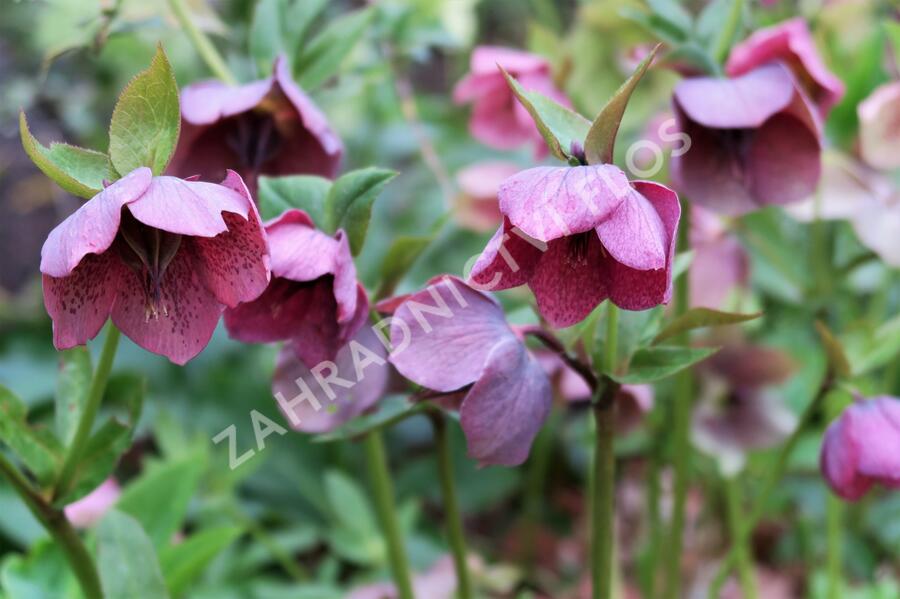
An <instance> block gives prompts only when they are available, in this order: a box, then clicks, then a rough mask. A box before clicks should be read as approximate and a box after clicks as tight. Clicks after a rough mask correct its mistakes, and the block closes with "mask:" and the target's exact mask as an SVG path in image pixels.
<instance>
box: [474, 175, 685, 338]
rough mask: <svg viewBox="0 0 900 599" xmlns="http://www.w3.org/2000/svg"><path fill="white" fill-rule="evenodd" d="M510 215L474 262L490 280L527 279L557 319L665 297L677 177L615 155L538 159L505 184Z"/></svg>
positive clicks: (541, 306)
mask: <svg viewBox="0 0 900 599" xmlns="http://www.w3.org/2000/svg"><path fill="white" fill-rule="evenodd" d="M499 197H500V212H502V213H503V215H504V216H505V219H504V223H503V225H502V226H501V227H500V228H499V229H498V230H497V232H496V233H495V234H494V237H493V238H491V240H490V241H489V242H488V245H487V247H486V248H485V249H484V251H483V252H482V254H481V257H480V258H479V259H478V261H477V262H476V263H475V266H474V268H473V269H472V273H471V279H472V281H474V282H475V283H476V284H477V285H479V286H480V287H483V288H488V289H509V288H510V287H518V286H519V285H524V284H526V283H527V284H528V286H529V287H530V288H531V290H532V291H533V292H534V295H535V298H536V299H537V305H538V310H539V311H540V313H541V314H542V315H543V316H544V317H545V318H546V319H547V320H548V321H549V322H550V323H551V324H552V325H553V326H556V327H566V326H569V325H573V324H575V323H577V322H579V321H581V320H583V319H584V318H585V317H586V316H587V315H588V314H589V313H590V312H591V310H593V309H594V308H595V307H596V306H597V305H598V304H599V303H600V302H602V301H603V300H604V299H607V298H609V299H610V300H611V301H612V302H613V303H614V304H616V305H617V306H619V307H621V308H624V309H626V310H645V309H647V308H652V307H653V306H656V305H658V304H661V303H666V302H668V301H669V298H670V296H671V293H672V259H673V257H674V254H675V235H676V231H677V229H678V220H679V218H680V216H681V206H680V205H679V203H678V196H677V195H676V194H675V192H673V191H672V190H671V189H669V188H668V187H665V186H663V185H659V184H657V183H651V182H648V181H636V182H634V183H633V184H632V183H630V182H629V181H628V178H627V177H626V176H625V173H623V172H622V171H621V170H619V169H618V168H617V167H615V166H613V165H610V164H602V165H594V166H577V167H538V168H532V169H529V170H526V171H522V172H520V173H518V174H517V175H515V176H513V177H511V178H509V179H507V180H506V182H505V183H503V185H501V186H500V194H499Z"/></svg>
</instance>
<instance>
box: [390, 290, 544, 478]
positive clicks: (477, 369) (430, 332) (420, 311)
mask: <svg viewBox="0 0 900 599" xmlns="http://www.w3.org/2000/svg"><path fill="white" fill-rule="evenodd" d="M391 344H392V346H393V351H392V353H391V355H390V360H391V362H392V363H393V364H394V366H395V367H396V368H397V370H398V371H400V374H402V375H403V376H405V377H406V378H407V379H409V380H411V381H413V382H415V383H417V384H419V385H422V386H423V387H426V388H428V389H432V390H434V391H439V392H444V393H452V392H459V393H460V395H462V401H461V403H460V405H459V415H460V421H461V424H462V429H463V432H464V433H465V435H466V440H467V442H468V447H469V455H470V456H471V457H473V458H474V459H476V460H478V461H479V463H481V464H483V465H486V464H498V465H504V466H516V465H518V464H521V463H522V462H523V461H525V458H526V457H528V452H529V449H530V448H531V443H532V441H534V437H535V435H537V432H538V430H539V429H540V427H541V424H542V423H543V422H544V420H545V419H546V417H547V414H548V413H549V410H550V403H551V390H550V381H549V380H548V379H547V375H546V374H545V373H544V370H543V368H542V367H541V365H540V364H539V363H538V361H537V359H536V358H535V357H534V356H533V355H532V354H531V353H530V352H529V351H528V350H527V349H526V348H525V345H524V344H523V343H522V340H521V339H520V338H519V337H518V336H517V335H516V334H515V333H514V332H513V330H512V329H511V328H510V327H509V325H508V324H507V323H506V319H505V317H504V314H503V309H502V308H501V307H500V305H499V304H498V303H497V302H496V301H495V300H494V299H493V298H491V297H490V296H489V295H487V294H485V293H482V292H481V291H477V290H475V289H472V288H471V287H469V286H468V285H466V284H465V283H464V282H462V281H461V280H459V279H457V278H455V277H450V276H445V277H441V278H438V279H436V280H434V281H433V282H432V283H431V284H430V285H429V286H428V287H427V288H425V289H424V290H422V291H419V292H417V293H413V294H412V295H410V296H408V297H405V298H403V299H402V302H401V303H399V306H398V307H397V308H396V311H395V312H394V315H393V319H392V321H391Z"/></svg>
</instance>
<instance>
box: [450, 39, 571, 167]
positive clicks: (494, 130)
mask: <svg viewBox="0 0 900 599" xmlns="http://www.w3.org/2000/svg"><path fill="white" fill-rule="evenodd" d="M498 65H499V66H501V67H503V68H504V69H506V71H507V72H508V73H509V74H510V75H512V76H513V77H514V78H515V79H516V80H518V82H519V83H520V84H521V85H522V87H524V88H525V89H527V90H530V91H536V92H540V93H542V94H544V95H545V96H547V97H548V98H551V99H553V100H555V101H556V102H558V103H560V104H563V105H565V106H570V105H571V103H570V102H569V100H568V98H566V96H565V95H564V94H563V93H562V92H561V91H560V90H559V89H557V87H556V85H555V84H554V83H553V78H552V75H551V73H550V63H548V62H547V61H546V60H545V59H544V58H542V57H540V56H536V55H534V54H530V53H528V52H523V51H521V50H513V49H510V48H502V47H497V46H479V47H477V48H475V50H474V51H473V52H472V58H471V62H470V70H469V74H468V75H466V76H465V77H464V78H463V79H462V80H460V82H459V83H457V84H456V88H455V89H454V90H453V100H454V101H455V102H456V103H457V104H467V103H470V102H471V103H473V104H474V108H473V111H472V117H471V120H470V121H469V131H470V132H471V134H472V137H474V138H475V139H477V140H478V141H480V142H481V143H483V144H485V145H486V146H489V147H492V148H496V149H498V150H509V149H513V148H517V147H519V146H522V145H524V144H527V143H532V144H534V152H535V156H536V157H538V158H540V157H544V156H546V155H547V146H546V144H545V143H544V140H543V138H542V137H541V134H540V132H539V131H538V128H537V125H535V124H534V121H533V120H532V118H531V115H529V114H528V111H527V110H525V108H524V107H523V106H522V105H521V104H520V103H519V102H518V101H517V100H516V97H515V95H514V94H513V92H512V90H511V89H510V88H509V86H508V85H507V83H506V80H505V78H504V77H503V73H502V72H501V71H500V69H499V68H497V66H498Z"/></svg>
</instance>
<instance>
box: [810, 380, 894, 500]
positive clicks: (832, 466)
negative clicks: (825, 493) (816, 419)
mask: <svg viewBox="0 0 900 599" xmlns="http://www.w3.org/2000/svg"><path fill="white" fill-rule="evenodd" d="M819 463H820V466H821V469H822V474H823V476H824V477H825V480H826V481H827V482H828V486H830V487H831V490H832V491H834V492H835V493H836V494H837V495H839V496H841V497H843V498H844V499H846V500H848V501H856V500H857V499H860V498H861V497H862V496H863V495H865V494H866V493H867V492H868V491H869V489H870V488H871V487H872V485H874V484H875V483H880V484H882V485H884V486H885V487H888V488H891V489H900V399H898V398H896V397H888V396H886V395H885V396H881V397H873V398H871V399H867V400H863V401H858V402H856V403H854V404H853V405H852V406H850V407H849V408H847V409H846V410H844V412H843V414H841V415H840V416H839V417H838V418H837V419H836V420H835V421H834V422H832V423H831V425H830V426H829V427H828V430H827V431H826V432H825V441H824V442H823V444H822V453H821V455H820V460H819Z"/></svg>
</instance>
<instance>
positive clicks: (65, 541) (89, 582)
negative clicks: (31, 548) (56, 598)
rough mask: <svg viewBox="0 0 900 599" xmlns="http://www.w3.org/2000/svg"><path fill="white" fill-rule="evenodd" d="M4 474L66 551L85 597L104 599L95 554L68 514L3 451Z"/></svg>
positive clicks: (0, 464)
mask: <svg viewBox="0 0 900 599" xmlns="http://www.w3.org/2000/svg"><path fill="white" fill-rule="evenodd" d="M0 474H2V475H3V476H4V477H5V478H6V479H7V480H8V481H9V483H10V484H11V485H12V487H13V489H14V490H15V491H16V493H18V494H19V496H20V497H21V498H22V501H24V502H25V505H26V506H28V509H29V510H30V511H31V513H32V514H34V517H35V518H37V520H38V521H39V522H40V523H41V524H42V525H43V526H44V528H45V529H46V530H47V532H49V533H50V535H51V536H52V537H53V539H54V540H55V541H56V542H57V544H58V545H59V547H60V548H61V549H62V550H63V553H64V554H65V556H66V560H68V562H69V566H71V568H72V572H73V573H74V574H75V577H76V578H77V579H78V584H79V585H80V586H81V591H82V592H83V593H84V596H85V597H87V599H102V598H103V591H102V590H101V587H100V577H99V576H98V575H97V568H96V567H95V566H94V560H93V559H91V554H90V553H88V550H87V548H86V547H85V546H84V543H83V542H82V541H81V537H79V536H78V533H77V532H75V529H74V528H72V525H71V524H69V521H68V520H67V519H66V515H65V513H63V512H62V511H61V510H57V509H55V508H53V507H52V506H51V505H49V504H48V503H47V502H46V501H44V499H43V498H42V497H41V496H40V495H39V494H38V492H37V491H36V490H35V489H34V488H33V487H32V486H31V483H30V482H28V480H27V479H26V478H25V477H24V476H23V475H22V473H21V472H20V471H19V470H18V469H17V468H16V467H15V466H13V465H12V464H11V463H10V462H9V460H7V459H6V457H4V456H3V455H2V454H0Z"/></svg>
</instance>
